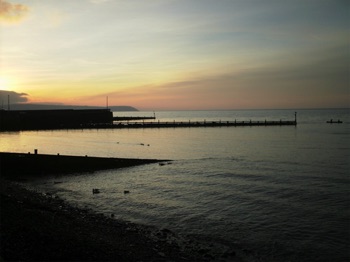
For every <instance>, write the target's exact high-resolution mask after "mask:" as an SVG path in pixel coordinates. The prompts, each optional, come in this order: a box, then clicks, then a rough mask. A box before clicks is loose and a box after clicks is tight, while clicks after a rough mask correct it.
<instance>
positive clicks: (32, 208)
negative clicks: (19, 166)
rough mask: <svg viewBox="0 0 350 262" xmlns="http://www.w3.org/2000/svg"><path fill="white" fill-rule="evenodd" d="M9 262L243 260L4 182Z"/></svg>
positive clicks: (0, 193) (1, 224)
mask: <svg viewBox="0 0 350 262" xmlns="http://www.w3.org/2000/svg"><path fill="white" fill-rule="evenodd" d="M0 203H1V204H0V209H1V214H0V216H1V219H0V230H1V231H0V232H1V239H0V252H1V253H0V256H1V258H2V260H4V261H58V260H59V261H142V260H143V261H241V259H239V258H238V257H237V256H236V252H235V251H234V250H230V251H225V252H221V251H220V252H218V251H215V250H210V249H208V248H207V247H205V246H204V245H202V244H201V243H200V242H197V241H196V240H193V239H185V238H181V237H180V236H177V235H176V234H174V233H173V232H172V231H170V230H168V229H159V228H155V227H152V226H147V225H139V224H134V223H130V222H126V221H122V220H118V219H114V218H109V217H107V216H104V215H103V214H97V213H95V212H93V211H91V210H88V209H81V208H77V207H73V206H71V205H69V204H68V203H67V202H65V201H64V200H62V199H59V198H58V197H56V196H53V195H51V194H42V193H38V192H35V191H30V190H28V189H26V188H24V187H23V186H22V185H20V184H18V183H16V182H13V181H9V180H4V179H1V187H0Z"/></svg>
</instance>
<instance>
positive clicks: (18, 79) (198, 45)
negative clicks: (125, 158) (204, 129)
mask: <svg viewBox="0 0 350 262" xmlns="http://www.w3.org/2000/svg"><path fill="white" fill-rule="evenodd" d="M349 25H350V1H348V0H293V1H280V0H144V1H140V0H127V1H126V0H74V1H71V0H60V1H57V0H45V1H43V0H27V1H24V0H23V1H21V0H0V90H1V91H0V94H1V92H2V94H3V96H2V97H4V94H11V101H12V102H22V103H57V104H70V105H95V106H98V105H100V106H104V105H105V103H106V102H105V101H106V97H107V96H108V99H109V104H110V105H129V106H134V107H136V108H138V109H140V110H206V109H212V110H215V109H275V108H276V109H277V108H338V107H350V81H349V73H350V72H349V71H350V70H349V65H350V35H349V33H350V31H349ZM9 92H11V93H9ZM2 99H4V98H2Z"/></svg>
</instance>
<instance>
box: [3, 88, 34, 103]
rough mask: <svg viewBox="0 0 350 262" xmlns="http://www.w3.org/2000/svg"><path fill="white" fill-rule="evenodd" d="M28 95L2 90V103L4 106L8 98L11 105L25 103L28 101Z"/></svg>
mask: <svg viewBox="0 0 350 262" xmlns="http://www.w3.org/2000/svg"><path fill="white" fill-rule="evenodd" d="M27 96H28V94H26V93H17V92H14V91H6V90H0V103H1V104H2V105H3V104H5V102H6V103H7V101H8V98H9V97H10V103H11V104H14V103H25V102H27V101H28V98H27Z"/></svg>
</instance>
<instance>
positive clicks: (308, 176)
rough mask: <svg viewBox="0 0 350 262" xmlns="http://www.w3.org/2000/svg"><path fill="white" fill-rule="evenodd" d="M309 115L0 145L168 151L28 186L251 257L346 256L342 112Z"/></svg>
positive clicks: (53, 135)
mask: <svg viewBox="0 0 350 262" xmlns="http://www.w3.org/2000/svg"><path fill="white" fill-rule="evenodd" d="M345 112H346V111H345ZM202 113H203V112H202ZM220 113H221V112H220ZM287 113H288V115H289V113H290V112H286V111H283V112H282V113H280V114H278V113H276V112H275V111H273V114H272V113H271V111H262V112H260V111H255V112H254V111H249V112H246V113H242V112H241V114H242V115H244V114H246V115H245V116H248V115H249V114H252V117H254V116H255V117H260V116H264V115H265V116H266V117H267V118H268V119H271V118H274V117H276V118H277V119H278V118H279V117H284V115H287ZM306 113H307V112H306ZM306 113H305V112H299V117H300V119H301V121H305V119H308V120H313V121H311V122H308V123H304V124H303V123H301V124H299V125H298V126H297V127H243V128H242V127H240V128H235V127H223V128H179V129H173V128H170V129H145V130H142V129H137V130H133V129H129V130H124V129H123V130H84V131H43V132H21V133H13V134H10V133H2V134H0V138H1V144H0V150H1V151H18V152H26V151H33V149H34V148H37V149H39V153H53V154H56V153H58V152H59V153H61V154H70V155H91V156H92V155H93V156H113V157H135V158H158V159H172V160H175V161H172V162H170V163H171V164H167V165H164V166H161V165H159V164H152V165H146V166H138V167H134V168H126V169H119V170H109V171H103V172H96V173H89V174H80V175H79V174H78V175H77V174H76V175H72V176H65V177H60V178H57V177H48V178H47V179H46V180H44V181H34V182H33V184H35V185H36V186H37V187H41V188H42V190H45V191H47V190H49V191H51V192H54V193H56V194H57V195H59V196H61V197H63V198H65V199H67V200H69V201H71V202H72V203H75V204H76V205H80V206H88V207H90V208H93V209H95V210H97V211H98V212H101V213H105V214H107V215H110V214H115V217H116V218H121V219H125V220H130V221H134V222H138V223H143V224H151V225H156V226H158V227H164V228H169V229H172V230H174V231H176V232H178V233H180V234H186V235H188V234H189V235H192V236H196V237H199V238H201V239H202V238H203V239H208V240H209V241H211V242H213V241H215V242H220V243H223V244H225V245H229V246H234V247H240V248H242V249H245V250H250V251H252V252H253V253H254V256H255V257H256V259H257V260H258V261H283V260H285V259H286V258H287V259H288V260H289V261H310V260H312V261H315V260H316V261H346V260H347V258H348V245H349V223H348V221H349V215H350V214H349V209H348V203H349V193H350V192H349V189H348V188H349V186H348V185H349V170H350V161H349V149H350V146H349V144H350V143H349V142H350V141H349V139H350V135H349V134H350V132H349V131H350V130H349V122H350V121H349V117H347V118H346V117H345V116H344V115H342V116H341V117H339V118H341V119H342V120H343V121H344V124H342V125H337V126H334V125H333V126H331V125H327V124H326V123H325V122H324V121H323V120H322V118H323V117H324V118H325V121H326V120H328V118H329V116H330V115H334V113H332V112H330V111H319V112H316V113H317V114H316V113H315V112H311V113H310V112H308V114H309V115H305V114H306ZM172 114H175V113H172ZM181 114H185V113H184V112H181ZM188 114H189V115H191V114H194V113H193V112H192V113H191V112H190V113H188ZM195 114H199V113H198V112H195ZM212 114H214V113H212ZM216 114H218V113H217V112H216ZM225 114H226V113H225ZM254 114H255V115H254ZM268 114H271V115H270V116H269V115H268ZM303 114H304V115H303ZM313 114H314V115H313ZM201 116H202V117H205V116H206V115H200V114H199V116H198V117H201ZM167 117H169V118H170V117H171V115H170V116H169V115H168V116H167ZM178 117H183V116H178ZM333 118H336V117H333ZM303 119H304V120H303ZM320 119H321V120H322V121H320ZM306 122H307V121H306ZM141 144H144V145H141ZM148 144H149V145H150V146H147V145H148ZM55 182H56V183H55ZM57 182H61V183H57ZM92 188H99V189H100V194H92ZM125 190H128V191H130V193H129V194H124V191H125Z"/></svg>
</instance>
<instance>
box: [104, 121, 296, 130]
mask: <svg viewBox="0 0 350 262" xmlns="http://www.w3.org/2000/svg"><path fill="white" fill-rule="evenodd" d="M296 125H297V122H296V121H295V120H294V121H286V120H279V121H267V120H264V121H252V120H249V121H236V120H235V121H221V120H218V121H206V120H204V121H190V120H189V121H175V120H174V121H152V122H150V121H147V122H145V121H143V122H124V123H117V124H113V125H112V126H110V128H177V127H230V126H233V127H240V126H242V127H243V126H296Z"/></svg>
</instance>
